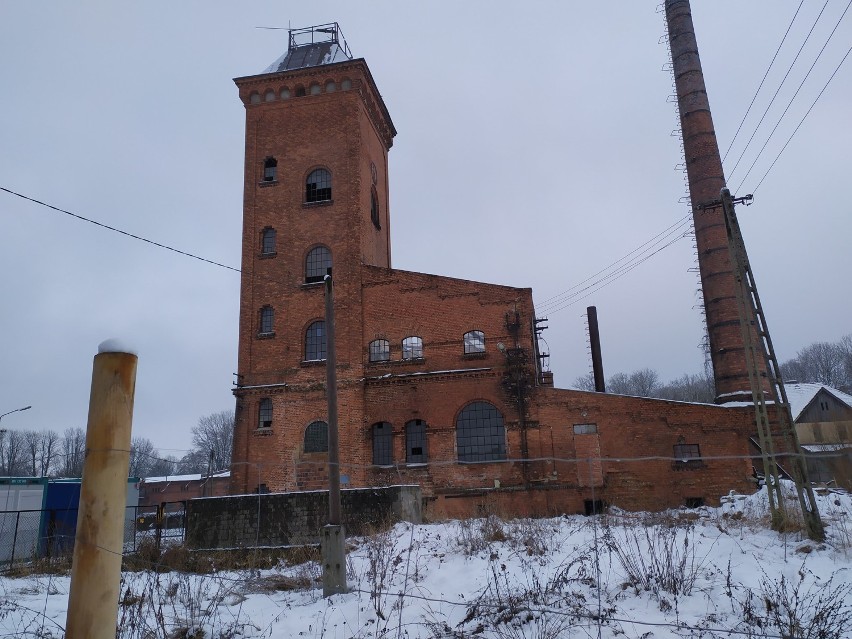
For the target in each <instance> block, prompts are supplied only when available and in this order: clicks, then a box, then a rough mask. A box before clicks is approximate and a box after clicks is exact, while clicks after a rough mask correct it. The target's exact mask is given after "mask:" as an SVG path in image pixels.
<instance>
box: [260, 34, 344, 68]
mask: <svg viewBox="0 0 852 639" xmlns="http://www.w3.org/2000/svg"><path fill="white" fill-rule="evenodd" d="M349 59H351V58H350V57H349V56H348V55H346V53H345V52H344V50H343V49H342V48H341V47H340V45H338V44H337V43H336V42H331V41H329V42H313V43H311V44H303V45H300V46H298V47H292V48H291V49H290V50H288V51H287V53H285V54H284V55H282V56H281V57H280V58H278V59H277V60H276V61H275V62H273V63H272V64H270V65H269V66H268V67H266V69H264V70H263V73H280V72H281V71H292V70H293V69H304V68H305V67H318V66H320V65H323V64H333V63H335V62H345V61H346V60H349Z"/></svg>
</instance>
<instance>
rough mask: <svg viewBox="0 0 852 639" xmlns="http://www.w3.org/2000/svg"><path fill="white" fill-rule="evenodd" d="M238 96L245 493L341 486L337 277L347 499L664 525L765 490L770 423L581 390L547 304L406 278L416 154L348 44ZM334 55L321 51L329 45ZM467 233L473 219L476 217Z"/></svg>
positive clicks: (513, 291)
mask: <svg viewBox="0 0 852 639" xmlns="http://www.w3.org/2000/svg"><path fill="white" fill-rule="evenodd" d="M324 27H325V28H327V31H326V32H318V31H306V32H305V34H310V36H312V37H311V43H310V44H306V45H300V44H299V43H298V42H297V40H298V38H299V36H301V35H303V34H302V33H301V32H299V31H296V32H292V33H291V41H290V47H289V50H288V52H287V54H285V55H284V56H282V58H281V59H280V60H278V61H276V62H275V63H274V64H273V65H271V66H270V67H269V68H268V69H266V71H265V72H264V73H262V74H260V75H254V76H248V77H243V78H238V79H236V80H235V82H236V84H237V87H238V88H239V95H240V99H241V100H242V102H243V103H244V105H245V109H246V161H245V192H244V218H243V259H242V284H241V300H240V336H239V370H238V382H237V386H236V388H235V389H234V394H235V396H236V398H237V412H236V426H235V433H234V453H233V460H234V463H233V466H232V483H231V491H232V492H233V493H250V492H256V491H266V490H269V491H290V490H310V489H320V488H324V487H325V486H326V477H327V475H326V461H327V425H326V423H325V420H326V412H327V411H326V393H325V374H326V371H325V349H326V343H325V323H324V286H323V284H322V279H323V276H324V275H325V274H326V269H327V268H328V267H331V266H332V265H333V273H334V283H335V313H336V341H335V345H336V354H337V379H338V387H339V388H338V404H339V423H340V451H341V464H342V466H341V474H342V475H343V482H344V486H345V485H346V484H348V485H350V486H353V487H361V486H378V485H389V484H402V483H418V484H420V485H421V486H422V488H423V494H424V496H425V498H426V507H427V509H426V512H427V513H428V514H429V515H431V516H433V517H435V516H444V515H463V514H467V513H474V512H477V510H478V509H479V510H481V508H483V507H486V506H487V507H489V508H495V509H498V510H503V511H504V512H510V513H518V514H520V513H537V514H545V513H550V512H577V511H583V510H584V509H586V510H588V509H591V508H592V507H594V506H595V505H597V504H599V503H601V502H605V503H609V504H615V505H618V506H620V507H623V508H628V509H638V508H661V507H668V506H679V505H684V504H691V505H696V504H700V503H703V502H707V503H714V502H718V498H719V497H720V496H721V495H722V494H724V493H726V492H727V491H729V490H731V489H734V490H739V491H743V490H748V489H749V488H750V486H752V484H750V481H749V478H750V476H751V473H752V466H751V462H750V460H748V459H743V458H735V459H732V458H731V457H736V456H742V455H748V454H749V448H748V445H749V441H748V440H749V435H750V434H751V431H752V426H753V412H752V410H751V409H749V408H726V407H721V406H713V405H703V404H688V403H681V402H670V401H664V400H655V399H644V398H635V397H624V396H616V395H609V394H604V393H591V392H581V391H573V390H561V389H555V388H553V387H552V376H551V375H550V374H548V373H545V372H543V371H542V370H541V369H540V366H539V361H540V358H539V356H538V355H539V353H538V347H537V339H536V316H535V309H534V308H533V301H532V291H531V290H530V289H526V288H513V287H508V286H500V285H496V284H484V283H480V282H471V281H466V280H460V279H453V278H448V277H439V276H435V275H429V274H425V273H413V272H409V271H404V270H398V269H394V268H392V267H391V242H390V222H391V216H390V211H389V206H388V179H389V176H388V152H389V150H390V148H391V145H392V143H393V138H394V136H395V135H396V129H395V128H394V125H393V122H392V121H391V118H390V115H389V113H388V110H387V108H386V106H385V104H384V102H383V100H382V97H381V95H380V93H379V91H378V89H377V87H376V84H375V81H374V80H373V77H372V75H371V74H370V70H369V68H368V67H367V64H366V62H365V61H364V60H363V59H351V57H350V55H349V53H348V49H347V48H346V45H345V43H344V42H343V41H342V40H341V39H340V38H339V37H338V34H339V31H338V30H337V26H336V25H324ZM323 33H324V34H325V38H327V39H326V40H325V41H323V42H319V43H318V42H316V40H317V39H320V38H322V37H323V36H322V35H321V34H323ZM459 214H460V215H463V214H464V212H463V211H459Z"/></svg>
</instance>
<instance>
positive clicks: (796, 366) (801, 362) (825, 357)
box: [781, 336, 852, 388]
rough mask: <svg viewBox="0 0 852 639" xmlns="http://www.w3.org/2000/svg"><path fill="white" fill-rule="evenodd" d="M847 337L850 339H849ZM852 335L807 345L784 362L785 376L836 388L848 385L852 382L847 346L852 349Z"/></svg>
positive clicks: (782, 368)
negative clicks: (837, 340)
mask: <svg viewBox="0 0 852 639" xmlns="http://www.w3.org/2000/svg"><path fill="white" fill-rule="evenodd" d="M847 338H849V340H848V341H847ZM849 342H852V337H850V336H846V337H844V338H843V339H842V340H840V341H839V342H837V343H832V342H814V343H813V344H811V345H810V346H806V347H805V348H803V349H802V350H800V351H799V352H798V353H796V357H794V358H793V359H792V360H789V361H787V362H784V364H783V365H782V367H781V370H782V372H783V374H784V377H785V378H787V379H789V380H796V381H799V382H814V383H817V384H825V385H826V386H833V387H834V388H843V387H846V386H848V385H849V384H850V382H852V380H850V379H849V376H848V374H847V373H848V366H847V364H848V355H847V350H846V349H847V348H850V349H852V345H850V344H849Z"/></svg>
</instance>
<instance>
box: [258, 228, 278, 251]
mask: <svg viewBox="0 0 852 639" xmlns="http://www.w3.org/2000/svg"><path fill="white" fill-rule="evenodd" d="M275 235H276V233H275V229H274V228H272V227H271V226H267V227H266V228H265V229H263V233H261V235H260V252H261V253H262V254H263V255H273V254H274V253H275Z"/></svg>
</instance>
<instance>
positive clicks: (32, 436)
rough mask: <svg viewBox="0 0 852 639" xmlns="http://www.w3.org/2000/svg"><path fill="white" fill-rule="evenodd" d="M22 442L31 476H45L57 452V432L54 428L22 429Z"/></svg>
mask: <svg viewBox="0 0 852 639" xmlns="http://www.w3.org/2000/svg"><path fill="white" fill-rule="evenodd" d="M24 442H25V448H26V455H27V463H28V464H29V472H30V474H31V475H32V476H33V477H47V476H48V475H49V474H50V471H51V469H52V467H53V465H54V464H55V462H56V459H57V455H58V453H59V433H57V432H56V431H54V430H28V431H24Z"/></svg>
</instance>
